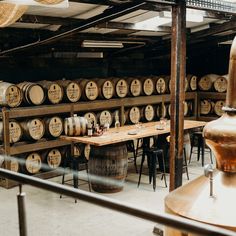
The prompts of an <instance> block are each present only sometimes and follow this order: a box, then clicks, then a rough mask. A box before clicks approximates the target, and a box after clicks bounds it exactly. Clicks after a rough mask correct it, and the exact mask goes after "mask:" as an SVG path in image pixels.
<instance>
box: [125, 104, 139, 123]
mask: <svg viewBox="0 0 236 236" xmlns="http://www.w3.org/2000/svg"><path fill="white" fill-rule="evenodd" d="M125 115H126V120H127V121H128V122H129V123H131V124H137V123H138V122H139V121H140V119H141V113H140V109H139V108H138V107H131V108H130V109H129V110H127V111H126V112H125Z"/></svg>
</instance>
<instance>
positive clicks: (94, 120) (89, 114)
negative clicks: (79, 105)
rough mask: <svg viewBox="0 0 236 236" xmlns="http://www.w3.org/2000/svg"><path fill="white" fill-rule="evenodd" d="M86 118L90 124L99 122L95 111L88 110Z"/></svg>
mask: <svg viewBox="0 0 236 236" xmlns="http://www.w3.org/2000/svg"><path fill="white" fill-rule="evenodd" d="M84 118H85V119H86V120H87V122H88V123H90V124H94V125H96V124H97V116H96V114H95V113H93V112H87V113H85V114H84Z"/></svg>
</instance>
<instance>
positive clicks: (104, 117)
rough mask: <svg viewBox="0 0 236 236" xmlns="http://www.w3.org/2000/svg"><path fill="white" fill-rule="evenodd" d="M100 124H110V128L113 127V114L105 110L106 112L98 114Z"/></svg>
mask: <svg viewBox="0 0 236 236" xmlns="http://www.w3.org/2000/svg"><path fill="white" fill-rule="evenodd" d="M98 122H99V124H100V125H105V124H106V123H108V124H109V126H111V125H112V115H111V112H110V111H108V110H104V111H102V112H100V113H98Z"/></svg>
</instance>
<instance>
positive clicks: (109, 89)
mask: <svg viewBox="0 0 236 236" xmlns="http://www.w3.org/2000/svg"><path fill="white" fill-rule="evenodd" d="M101 86H102V87H101V93H102V94H101V95H102V97H103V98H105V99H111V98H112V97H113V95H114V85H113V83H112V82H111V81H110V80H105V81H104V82H103V83H102V85H101Z"/></svg>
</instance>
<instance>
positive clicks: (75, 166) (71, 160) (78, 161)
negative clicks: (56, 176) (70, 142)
mask: <svg viewBox="0 0 236 236" xmlns="http://www.w3.org/2000/svg"><path fill="white" fill-rule="evenodd" d="M80 165H85V169H86V173H87V177H88V187H89V191H90V192H91V186H90V180H89V173H88V160H87V159H86V158H85V156H84V155H81V156H74V155H73V154H71V153H68V154H67V155H66V158H65V159H64V162H63V168H64V172H63V174H62V181H61V183H62V184H65V183H66V182H69V181H71V179H68V180H65V174H66V171H65V170H66V168H67V167H69V169H70V170H72V175H73V187H74V188H78V187H79V174H78V173H79V170H80ZM67 173H68V172H67ZM60 198H62V195H60ZM75 202H77V200H75Z"/></svg>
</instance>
